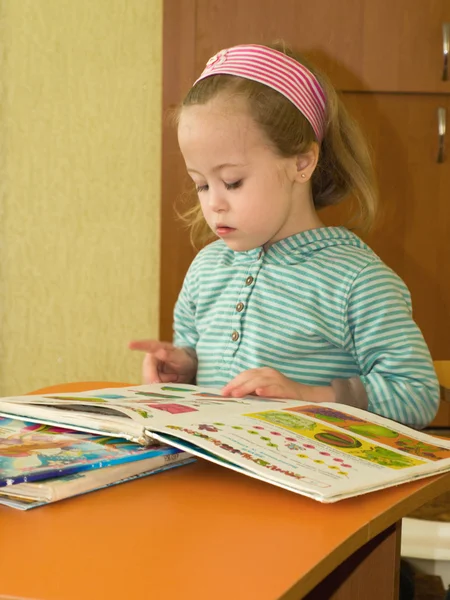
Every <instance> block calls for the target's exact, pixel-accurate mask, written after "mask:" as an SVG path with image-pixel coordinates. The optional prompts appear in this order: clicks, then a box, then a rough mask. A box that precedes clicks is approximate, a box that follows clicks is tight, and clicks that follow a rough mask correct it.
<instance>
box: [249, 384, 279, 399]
mask: <svg viewBox="0 0 450 600" xmlns="http://www.w3.org/2000/svg"><path fill="white" fill-rule="evenodd" d="M255 394H256V395H257V396H265V397H266V398H287V395H286V393H285V392H284V391H283V388H282V387H281V386H280V385H276V384H272V385H270V384H269V385H265V386H261V387H258V388H256V389H255Z"/></svg>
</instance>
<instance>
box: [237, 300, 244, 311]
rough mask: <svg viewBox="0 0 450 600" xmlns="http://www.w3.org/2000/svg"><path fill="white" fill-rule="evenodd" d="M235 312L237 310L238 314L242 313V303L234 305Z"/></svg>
mask: <svg viewBox="0 0 450 600" xmlns="http://www.w3.org/2000/svg"><path fill="white" fill-rule="evenodd" d="M236 310H237V311H238V312H242V311H243V310H244V303H243V302H238V303H237V304H236Z"/></svg>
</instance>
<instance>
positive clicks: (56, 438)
mask: <svg viewBox="0 0 450 600" xmlns="http://www.w3.org/2000/svg"><path fill="white" fill-rule="evenodd" d="M178 452H179V451H178V450H177V449H175V448H174V447H168V446H166V445H158V444H156V445H155V443H154V444H153V446H151V447H143V446H141V445H139V444H135V443H133V442H130V441H128V440H126V439H119V438H114V437H111V436H109V435H92V434H89V433H82V432H80V431H70V430H65V429H61V428H58V427H54V426H49V425H44V424H37V423H31V422H26V421H21V420H17V419H11V418H0V489H1V487H2V486H9V485H13V484H17V483H21V482H31V481H39V480H41V479H49V478H54V477H59V476H61V475H71V474H74V473H79V472H82V471H87V470H90V469H99V468H101V467H106V466H112V465H119V464H121V463H129V462H134V461H141V460H144V459H154V458H156V457H164V456H170V455H173V454H177V453H178Z"/></svg>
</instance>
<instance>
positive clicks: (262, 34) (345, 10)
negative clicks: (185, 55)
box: [169, 0, 450, 92]
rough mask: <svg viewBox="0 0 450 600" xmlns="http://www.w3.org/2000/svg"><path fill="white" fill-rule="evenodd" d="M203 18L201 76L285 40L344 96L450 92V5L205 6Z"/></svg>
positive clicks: (199, 25)
mask: <svg viewBox="0 0 450 600" xmlns="http://www.w3.org/2000/svg"><path fill="white" fill-rule="evenodd" d="M169 2H170V0H169ZM196 10H197V12H196V39H197V52H196V57H197V64H196V66H197V71H200V70H201V69H202V67H203V65H204V63H205V62H206V60H207V59H208V58H209V57H210V56H212V55H213V54H215V53H216V52H217V51H218V50H220V49H221V48H226V47H228V46H232V45H234V44H245V43H270V42H271V41H274V40H276V39H280V38H282V39H284V40H285V41H286V42H287V43H288V44H289V45H291V46H293V47H295V48H297V49H298V50H301V51H302V52H305V54H306V55H307V56H308V57H309V58H311V59H312V60H313V61H314V62H315V63H316V64H317V65H318V66H319V67H321V68H322V69H323V70H324V71H325V72H326V73H327V74H328V75H329V76H330V78H331V80H332V81H333V83H334V85H335V86H337V87H338V88H340V89H342V90H355V91H356V90H376V91H390V92H392V91H409V92H419V91H421V92H425V91H426V92H450V81H443V80H442V75H443V62H444V58H443V25H444V23H449V26H450V2H449V0H314V2H303V1H299V0H245V1H243V0H227V2H224V1H223V0H197V8H196ZM449 68H450V65H449ZM449 76H450V74H449Z"/></svg>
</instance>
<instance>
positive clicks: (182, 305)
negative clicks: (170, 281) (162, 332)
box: [174, 261, 199, 350]
mask: <svg viewBox="0 0 450 600" xmlns="http://www.w3.org/2000/svg"><path fill="white" fill-rule="evenodd" d="M194 265H195V261H194V262H193V263H192V265H191V267H190V269H189V271H188V272H187V274H186V277H185V279H184V282H183V287H182V288H181V292H180V294H179V296H178V300H177V302H176V304H175V311H174V344H175V346H179V347H180V348H193V349H194V350H195V348H196V346H197V342H198V339H199V334H198V331H197V328H196V326H195V311H196V303H195V300H194V295H195V290H196V287H197V286H196V285H195V275H194V269H195V266H194Z"/></svg>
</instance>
